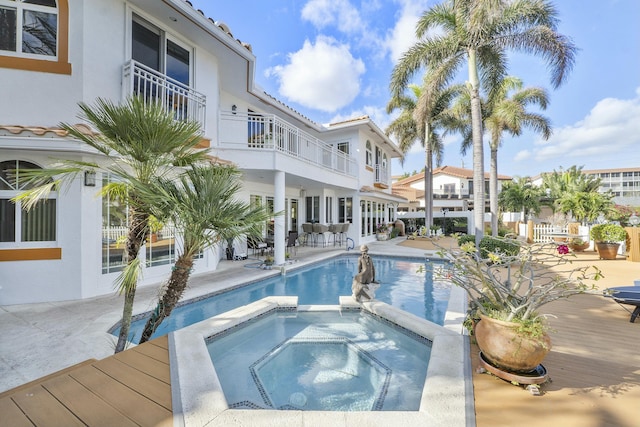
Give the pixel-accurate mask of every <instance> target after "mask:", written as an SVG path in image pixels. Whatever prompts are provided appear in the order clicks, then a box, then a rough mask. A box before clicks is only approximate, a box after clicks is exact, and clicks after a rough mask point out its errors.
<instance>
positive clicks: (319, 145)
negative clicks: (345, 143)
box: [220, 111, 357, 176]
mask: <svg viewBox="0 0 640 427" xmlns="http://www.w3.org/2000/svg"><path fill="white" fill-rule="evenodd" d="M220 146H221V147H225V148H243V149H245V148H246V149H253V150H256V149H257V150H268V151H273V150H276V151H278V152H280V153H283V154H286V155H288V156H290V157H293V158H296V159H298V160H302V161H304V162H307V163H310V164H313V165H316V166H321V167H323V168H326V169H329V170H331V171H333V172H338V173H342V174H344V175H349V176H355V175H356V172H357V170H356V162H355V159H353V158H352V157H350V156H349V155H347V154H345V153H343V152H341V151H339V150H338V149H337V147H336V146H335V145H331V144H327V143H325V142H324V141H322V140H320V139H318V138H315V137H314V136H312V135H310V134H308V133H306V132H304V131H303V130H301V129H299V128H297V127H295V126H293V125H291V124H290V123H287V122H285V121H284V120H282V119H280V118H279V117H277V116H275V115H273V114H255V113H240V112H232V111H221V112H220Z"/></svg>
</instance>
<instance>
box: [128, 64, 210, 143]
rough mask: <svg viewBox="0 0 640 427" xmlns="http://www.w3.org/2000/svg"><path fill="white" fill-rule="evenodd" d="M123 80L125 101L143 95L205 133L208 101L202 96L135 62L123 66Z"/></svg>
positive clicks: (148, 100) (145, 98) (146, 99)
mask: <svg viewBox="0 0 640 427" xmlns="http://www.w3.org/2000/svg"><path fill="white" fill-rule="evenodd" d="M122 77H123V78H122V82H123V84H122V87H123V95H124V97H125V98H126V97H129V96H133V95H140V96H141V97H142V98H143V99H144V100H145V101H147V102H160V103H161V104H162V105H163V106H164V107H165V108H166V109H167V110H169V111H171V112H172V113H173V115H174V117H175V119H176V120H192V121H195V122H198V123H199V124H200V127H201V128H202V131H203V132H204V131H206V128H205V124H206V123H205V117H206V116H205V113H206V105H207V100H206V97H205V96H204V95H203V94H201V93H199V92H196V91H195V90H193V88H190V87H189V86H186V85H184V84H182V83H180V82H179V81H177V80H173V79H172V78H170V77H167V76H166V75H165V74H162V73H159V72H157V71H155V70H153V69H151V68H149V67H147V66H145V65H143V64H140V63H139V62H136V61H133V60H131V61H129V62H127V63H126V64H124V67H123V72H122Z"/></svg>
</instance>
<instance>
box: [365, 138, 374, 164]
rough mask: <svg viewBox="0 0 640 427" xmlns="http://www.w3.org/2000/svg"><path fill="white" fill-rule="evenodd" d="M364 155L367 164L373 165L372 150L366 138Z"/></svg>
mask: <svg viewBox="0 0 640 427" xmlns="http://www.w3.org/2000/svg"><path fill="white" fill-rule="evenodd" d="M365 156H366V162H367V166H369V167H373V151H372V150H371V141H369V140H368V139H367V144H366V145H365Z"/></svg>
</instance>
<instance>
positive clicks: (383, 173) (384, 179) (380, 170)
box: [375, 164, 389, 185]
mask: <svg viewBox="0 0 640 427" xmlns="http://www.w3.org/2000/svg"><path fill="white" fill-rule="evenodd" d="M375 182H376V184H384V185H388V184H389V171H388V170H387V166H386V165H381V164H377V165H376V181H375Z"/></svg>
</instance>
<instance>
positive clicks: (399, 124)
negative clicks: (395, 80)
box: [386, 74, 462, 228]
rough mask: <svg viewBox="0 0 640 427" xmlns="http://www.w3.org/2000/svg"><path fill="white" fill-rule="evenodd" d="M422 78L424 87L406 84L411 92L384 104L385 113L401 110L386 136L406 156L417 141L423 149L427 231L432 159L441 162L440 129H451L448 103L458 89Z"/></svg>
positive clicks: (429, 214) (431, 214)
mask: <svg viewBox="0 0 640 427" xmlns="http://www.w3.org/2000/svg"><path fill="white" fill-rule="evenodd" d="M429 77H430V75H429V74H427V75H426V76H425V79H424V80H425V82H424V85H423V86H422V87H421V86H418V85H413V84H412V85H409V89H410V91H411V93H412V95H413V96H412V97H411V96H407V95H405V94H404V93H403V94H401V95H399V96H396V97H393V98H392V99H391V100H390V101H389V103H388V104H387V113H391V112H393V111H394V110H395V109H398V108H400V109H401V110H402V111H401V113H400V115H399V116H398V118H396V119H395V120H394V121H393V122H391V124H390V125H389V126H388V127H387V129H386V133H387V135H395V136H396V138H397V140H398V146H399V148H400V150H401V151H402V152H403V153H404V154H406V153H407V152H408V151H409V150H410V149H411V147H412V146H413V144H414V143H415V142H416V141H420V144H421V145H422V147H423V148H424V157H425V168H424V198H425V209H424V215H425V219H424V223H425V226H426V227H427V228H428V227H430V226H431V225H433V157H434V156H435V158H436V164H437V165H438V166H440V164H441V163H442V151H443V144H442V136H441V135H440V134H439V133H438V129H439V128H443V127H448V126H451V122H452V121H453V120H454V119H453V118H452V117H451V116H450V115H449V114H448V112H449V110H448V107H449V104H450V103H451V101H452V99H454V98H455V97H456V96H457V93H458V91H460V90H461V89H462V88H461V87H460V86H452V87H448V88H444V89H443V88H441V87H437V86H434V85H433V84H432V83H433V82H432V81H431V79H430V78H429Z"/></svg>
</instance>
